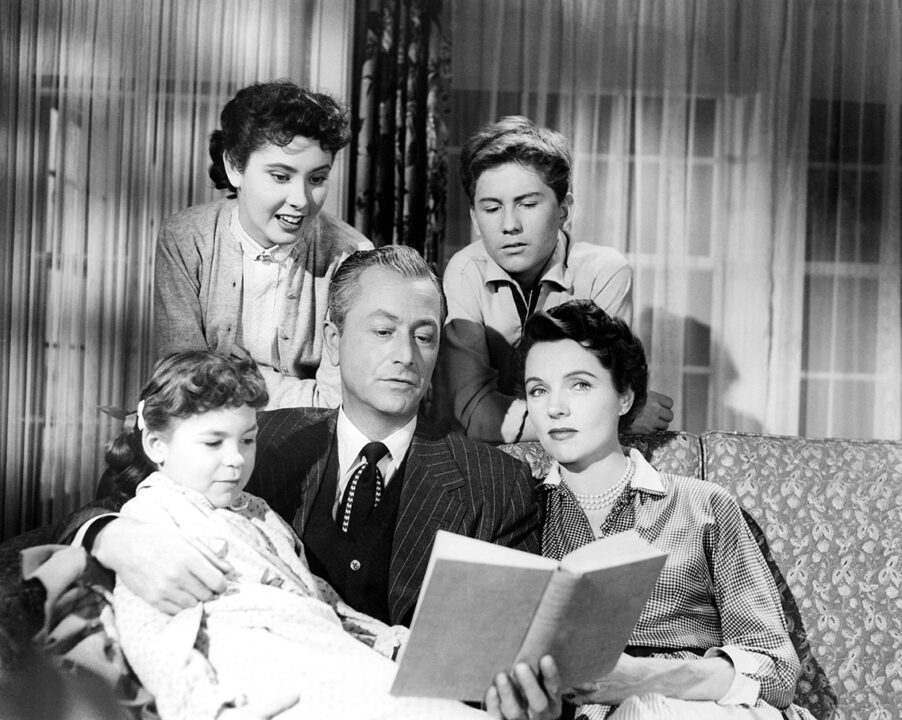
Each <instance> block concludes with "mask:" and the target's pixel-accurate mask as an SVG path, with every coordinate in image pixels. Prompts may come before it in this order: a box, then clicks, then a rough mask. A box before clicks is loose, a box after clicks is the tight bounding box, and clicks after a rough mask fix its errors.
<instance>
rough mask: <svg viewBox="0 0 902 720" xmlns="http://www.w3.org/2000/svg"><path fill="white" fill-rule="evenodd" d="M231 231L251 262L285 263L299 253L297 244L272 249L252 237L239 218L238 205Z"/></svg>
mask: <svg viewBox="0 0 902 720" xmlns="http://www.w3.org/2000/svg"><path fill="white" fill-rule="evenodd" d="M229 229H230V230H231V231H232V234H233V235H234V236H235V237H236V238H238V244H239V245H240V246H241V250H242V252H243V253H244V254H245V256H246V257H248V258H250V259H251V260H258V261H263V262H267V259H269V260H272V261H274V262H277V263H282V262H285V260H287V259H289V258H291V257H293V256H294V255H295V253H296V252H297V246H298V244H297V243H291V245H274V246H273V247H271V248H265V247H263V246H262V245H260V243H258V242H257V241H256V240H254V238H252V237H251V236H250V234H249V233H248V232H247V230H245V229H244V225H242V224H241V219H240V218H239V217H238V204H237V203H236V204H235V209H234V210H232V218H231V221H230V223H229Z"/></svg>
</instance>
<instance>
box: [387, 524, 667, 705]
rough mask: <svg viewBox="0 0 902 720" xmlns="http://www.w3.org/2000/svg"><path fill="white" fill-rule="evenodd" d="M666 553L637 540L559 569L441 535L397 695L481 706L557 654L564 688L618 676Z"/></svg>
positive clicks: (580, 556)
mask: <svg viewBox="0 0 902 720" xmlns="http://www.w3.org/2000/svg"><path fill="white" fill-rule="evenodd" d="M666 557H667V555H666V553H663V552H661V551H660V550H658V549H656V548H654V547H653V546H651V545H649V544H648V543H647V542H646V541H645V540H643V539H642V538H641V537H640V536H639V535H638V534H637V533H635V532H634V531H629V532H625V533H620V534H618V535H612V536H611V537H607V538H603V539H601V540H596V541H595V542H592V543H589V544H588V545H584V546H583V547H581V548H579V549H578V550H575V551H574V552H572V553H570V554H569V555H567V556H566V557H565V558H564V559H563V560H561V561H560V562H557V561H556V560H550V559H548V558H543V557H541V556H539V555H532V554H530V553H526V552H522V551H520V550H513V549H511V548H507V547H502V546H500V545H493V544H491V543H487V542H484V541H482V540H474V539H472V538H468V537H464V536H462V535H454V534H453V533H448V532H444V531H439V533H438V534H437V535H436V538H435V547H434V548H433V550H432V555H431V557H430V558H429V565H428V567H427V569H426V578H425V581H424V583H423V591H422V592H421V593H420V598H419V601H418V603H417V607H416V611H415V613H414V617H413V624H412V625H411V633H410V640H409V642H408V644H407V646H406V647H405V648H404V652H403V655H402V656H401V661H400V666H399V668H398V672H397V675H396V676H395V682H394V685H393V686H392V690H391V692H392V694H393V695H421V696H431V697H442V698H451V699H455V700H476V701H478V700H482V698H483V695H484V694H485V691H486V690H487V689H488V687H489V685H490V684H491V682H492V678H494V676H495V674H496V673H499V672H503V671H506V670H509V669H510V668H511V667H512V666H513V665H514V663H516V662H521V661H523V662H527V663H529V664H530V665H531V666H532V667H533V668H534V669H535V668H536V667H537V666H538V660H539V658H540V657H542V656H543V655H545V654H551V655H552V656H553V657H554V658H555V660H556V661H557V665H558V669H559V670H560V673H561V680H562V682H563V684H564V687H572V686H574V685H578V684H580V683H585V682H589V681H591V680H595V679H598V678H599V677H601V676H603V675H605V674H606V673H608V672H610V670H611V669H613V667H614V665H615V664H616V662H617V659H618V657H619V656H620V653H621V652H622V651H623V648H624V647H625V646H626V643H627V641H628V640H629V637H630V634H631V633H632V631H633V627H634V626H635V624H636V621H637V620H638V619H639V614H640V613H641V612H642V608H644V607H645V603H646V601H647V600H648V596H649V595H650V594H651V591H652V588H653V587H654V584H655V581H656V580H657V578H658V575H659V574H660V572H661V568H662V567H664V561H665V560H666Z"/></svg>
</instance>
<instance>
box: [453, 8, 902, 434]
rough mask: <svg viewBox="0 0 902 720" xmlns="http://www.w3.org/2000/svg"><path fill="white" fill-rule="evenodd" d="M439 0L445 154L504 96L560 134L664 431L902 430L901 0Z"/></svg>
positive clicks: (583, 231)
mask: <svg viewBox="0 0 902 720" xmlns="http://www.w3.org/2000/svg"><path fill="white" fill-rule="evenodd" d="M451 8H452V16H453V17H452V23H451V28H452V42H453V44H454V54H453V76H454V92H453V95H452V113H451V124H450V135H451V138H452V151H453V152H456V151H457V150H458V149H459V145H460V144H461V143H462V142H463V139H464V138H465V137H466V135H467V134H469V133H470V132H472V130H473V129H475V128H476V127H478V126H479V125H480V124H482V123H485V122H487V121H489V120H494V119H497V118H498V117H499V116H502V115H505V114H511V113H518V114H524V115H527V116H529V117H531V118H532V119H534V120H535V121H536V122H538V123H540V124H544V125H549V126H551V127H554V128H555V129H558V130H560V131H561V132H563V133H564V134H565V135H567V136H568V137H569V138H570V139H571V141H572V144H573V149H574V160H575V168H574V189H573V192H574V195H575V197H576V208H575V215H574V218H573V221H572V230H573V234H574V237H575V238H576V239H578V240H584V241H588V242H596V243H600V244H606V245H611V246H614V247H616V248H618V249H619V250H621V251H623V252H624V253H625V254H626V255H627V257H628V258H629V259H630V261H631V264H632V265H633V268H634V270H635V286H634V305H635V323H634V325H635V328H636V329H637V330H638V332H639V334H640V335H641V336H642V337H643V339H644V341H645V342H646V349H647V351H648V353H649V356H650V368H651V376H652V386H653V387H654V388H655V389H658V390H660V391H662V392H665V393H667V394H669V395H671V396H673V397H674V398H675V400H676V403H677V408H676V411H677V422H676V423H675V426H676V427H677V428H684V429H688V430H692V431H704V430H707V429H720V430H744V431H763V432H771V433H786V434H804V435H810V436H845V437H887V438H899V437H902V427H900V422H902V396H900V388H899V385H900V381H902V354H900V349H899V343H900V331H902V322H900V316H899V313H900V298H902V291H900V285H902V282H900V274H902V273H900V270H902V267H900V257H899V246H900V239H902V238H900V225H899V217H900V215H902V195H900V192H899V183H900V160H902V156H900V145H899V142H900V137H899V136H900V117H899V113H900V92H902V63H900V62H898V59H899V52H900V43H902V23H900V22H899V18H900V8H902V3H900V0H861V1H860V2H855V3H847V2H842V1H841V0H759V2H755V3H747V2H742V1H741V0H687V1H686V2H679V3H673V2H667V1H666V0H605V1H604V2H597V1H594V0H562V1H561V2H559V3H546V2H541V0H498V1H497V2H493V3H481V2H478V1H477V0H451ZM499 27H503V28H505V32H503V33H502V32H498V31H497V29H498V28H499ZM452 192H454V190H453V189H452ZM458 192H459V191H458ZM449 206H451V207H453V208H455V210H456V216H454V217H451V218H449V223H448V227H449V238H448V243H447V247H446V254H445V258H446V259H447V257H449V256H450V254H451V253H452V252H453V251H454V250H455V249H457V248H459V247H461V246H463V245H465V244H466V243H467V242H468V241H469V240H470V228H469V223H468V222H467V221H466V219H465V218H464V214H465V212H466V201H465V200H464V199H463V198H462V195H459V196H458V197H457V198H453V197H452V198H451V200H449Z"/></svg>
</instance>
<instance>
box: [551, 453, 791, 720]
mask: <svg viewBox="0 0 902 720" xmlns="http://www.w3.org/2000/svg"><path fill="white" fill-rule="evenodd" d="M630 457H631V458H632V459H633V461H634V462H635V463H636V466H637V471H636V475H635V477H634V478H633V481H632V483H631V484H630V485H628V486H627V487H626V488H625V489H624V491H623V494H622V495H621V496H620V497H619V498H618V500H617V501H616V502H615V504H614V507H613V508H612V510H611V512H610V514H609V515H608V516H607V518H606V519H605V520H604V522H603V524H602V526H601V528H600V530H599V536H600V537H607V536H609V535H614V534H616V533H620V532H624V531H626V530H635V531H636V532H638V533H639V535H641V536H642V537H643V538H644V539H645V540H647V541H648V542H649V543H651V544H652V545H654V546H655V547H657V548H659V549H661V550H664V551H666V552H667V553H669V557H668V559H667V562H666V564H665V566H664V569H663V571H662V573H661V575H660V577H659V579H658V581H657V584H656V585H655V587H654V590H653V591H652V594H651V597H650V598H649V600H648V603H647V605H646V607H645V609H644V610H643V612H642V615H641V616H640V618H639V621H638V622H637V624H636V628H635V630H634V631H633V635H632V637H631V639H630V646H639V647H642V648H644V649H645V650H646V651H648V649H649V648H660V649H661V652H650V653H649V654H650V655H651V656H654V657H669V658H677V659H697V658H698V657H699V652H704V651H706V650H709V649H711V648H719V649H722V650H723V652H724V654H726V655H727V656H728V657H729V658H730V660H731V661H733V664H734V666H735V667H736V668H737V670H738V671H739V672H741V673H742V674H743V675H745V676H747V677H749V678H751V679H752V680H754V681H757V682H758V683H760V688H759V696H760V699H762V700H764V701H766V702H767V703H769V704H771V705H773V706H775V707H785V706H786V705H788V704H789V702H790V700H791V699H792V694H793V690H794V688H795V683H796V678H797V675H798V672H799V662H798V658H797V656H796V653H795V651H794V649H793V647H792V644H791V643H790V640H789V637H788V635H787V632H786V626H785V622H784V619H783V613H782V611H781V608H780V599H779V595H778V594H777V590H776V588H775V587H774V583H773V579H772V577H771V574H770V572H769V570H768V568H767V565H766V564H765V562H764V560H763V558H762V557H761V553H760V551H759V550H758V547H757V545H756V544H755V540H754V538H753V537H752V535H751V533H750V532H749V530H748V527H747V525H746V523H745V520H744V519H743V517H742V513H741V511H740V509H739V506H738V504H737V503H736V501H735V500H733V498H732V497H730V495H729V494H728V493H727V492H726V491H725V490H723V489H722V488H721V487H720V486H718V485H715V484H714V483H711V482H705V481H702V480H697V479H694V478H688V477H679V476H675V475H667V474H660V473H658V472H657V471H656V470H655V469H654V468H652V467H651V466H650V465H649V464H648V463H647V462H646V461H645V459H644V458H643V457H642V456H641V455H640V454H639V453H637V452H633V453H631V456H630ZM543 488H544V489H545V493H546V495H545V511H546V517H545V528H544V536H543V546H542V553H543V554H544V555H546V556H548V557H553V558H558V559H559V558H560V557H562V556H563V555H565V554H566V553H568V552H570V551H572V550H574V549H576V548H577V547H580V546H581V545H584V544H585V543H587V542H591V541H592V540H594V539H595V533H594V532H593V529H592V528H591V527H590V526H589V523H588V521H587V520H586V517H585V515H584V514H583V513H582V510H581V509H580V507H579V505H578V503H577V502H576V499H575V497H574V496H573V493H572V492H571V490H570V488H569V487H567V485H566V483H564V482H563V481H561V480H560V473H559V468H558V467H557V466H553V467H552V470H551V472H550V473H549V476H548V478H547V479H546V482H545V484H544V485H543ZM599 699H600V698H599ZM582 700H583V702H585V701H586V700H589V701H591V700H590V698H589V697H582ZM592 714H594V713H592ZM590 716H591V715H590Z"/></svg>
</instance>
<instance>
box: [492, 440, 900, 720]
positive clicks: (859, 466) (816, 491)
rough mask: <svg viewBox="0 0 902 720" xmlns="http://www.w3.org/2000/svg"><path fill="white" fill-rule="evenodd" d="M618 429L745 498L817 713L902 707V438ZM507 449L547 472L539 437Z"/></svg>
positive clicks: (860, 713)
mask: <svg viewBox="0 0 902 720" xmlns="http://www.w3.org/2000/svg"><path fill="white" fill-rule="evenodd" d="M622 440H624V441H626V443H627V444H630V445H633V446H635V447H637V448H638V449H640V450H641V451H642V452H643V454H645V456H646V457H647V458H648V459H649V460H650V461H651V463H652V464H653V465H654V466H655V467H657V468H658V469H659V470H662V471H665V472H673V473H679V474H683V475H691V476H695V477H699V478H703V479H705V480H711V481H713V482H716V483H718V484H720V485H722V486H724V487H726V488H728V489H729V490H730V491H731V492H732V493H733V494H734V496H735V497H736V498H737V499H738V500H739V503H740V505H741V506H742V508H743V510H744V511H745V514H746V519H747V520H749V525H750V527H751V528H752V530H753V533H755V534H756V536H757V538H758V541H759V545H762V546H763V547H762V550H763V551H764V552H765V557H766V559H768V560H769V562H770V563H772V568H771V569H772V570H774V571H775V577H776V579H777V584H778V587H779V586H780V585H781V584H782V587H779V589H780V590H781V595H782V596H783V605H784V611H785V612H786V616H787V620H788V622H789V625H790V631H791V635H792V636H793V641H794V643H795V645H796V649H797V651H799V656H800V659H801V660H802V677H801V678H800V680H799V684H798V686H797V689H796V702H797V703H799V704H801V705H805V706H806V707H808V708H809V709H810V710H811V711H812V713H813V714H814V715H815V716H817V717H819V718H821V720H825V719H826V718H835V719H836V720H840V719H852V718H854V719H855V720H873V719H875V718H878V719H881V720H882V719H886V718H902V442H883V441H867V442H865V441H854V440H810V439H805V438H799V437H776V436H767V435H752V434H743V433H728V432H708V433H705V434H703V435H701V436H696V435H691V434H688V433H662V434H660V435H652V436H639V437H636V438H622ZM503 449H505V450H506V451H508V452H510V453H511V454H513V455H515V456H517V457H520V458H521V459H523V460H526V461H527V462H529V463H530V465H531V466H532V468H533V474H534V475H536V476H537V477H543V476H544V475H545V473H546V472H547V469H548V462H549V460H548V458H547V457H546V456H545V455H544V453H543V452H542V449H541V447H540V446H539V445H538V444H537V443H521V444H519V445H515V446H511V445H509V446H505V447H504V448H503ZM762 531H763V536H762ZM764 538H766V542H765V539H764ZM768 545H769V550H768ZM773 563H775V564H776V568H774V566H773ZM780 571H782V573H781V572H780ZM784 577H785V581H784V580H783V578H784ZM806 631H807V633H806ZM806 635H807V636H806Z"/></svg>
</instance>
